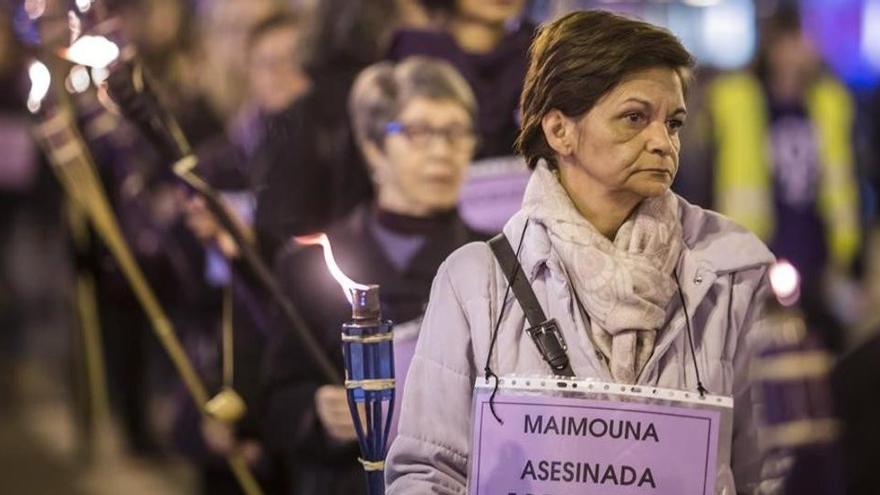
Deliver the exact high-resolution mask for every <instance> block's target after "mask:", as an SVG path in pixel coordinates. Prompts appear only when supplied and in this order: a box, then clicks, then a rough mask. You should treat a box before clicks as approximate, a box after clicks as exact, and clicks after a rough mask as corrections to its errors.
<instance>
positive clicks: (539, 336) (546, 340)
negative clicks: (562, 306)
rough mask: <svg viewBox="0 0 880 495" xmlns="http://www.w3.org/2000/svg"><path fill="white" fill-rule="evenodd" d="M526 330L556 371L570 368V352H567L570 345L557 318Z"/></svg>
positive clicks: (545, 359)
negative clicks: (566, 341)
mask: <svg viewBox="0 0 880 495" xmlns="http://www.w3.org/2000/svg"><path fill="white" fill-rule="evenodd" d="M526 332H528V334H529V336H530V337H531V338H532V340H533V341H534V342H535V346H537V347H538V351H539V352H540V353H541V357H543V358H544V361H547V364H549V365H550V367H551V368H553V370H554V371H556V372H561V371H563V370H565V369H566V368H568V365H569V363H568V354H566V352H565V351H567V350H568V345H567V344H566V343H565V337H563V335H562V332H561V331H560V330H559V324H558V323H556V319H555V318H551V319H549V320H546V321H545V322H543V323H541V324H540V325H537V326H534V327H531V328H529V329H527V330H526ZM560 374H561V373H560Z"/></svg>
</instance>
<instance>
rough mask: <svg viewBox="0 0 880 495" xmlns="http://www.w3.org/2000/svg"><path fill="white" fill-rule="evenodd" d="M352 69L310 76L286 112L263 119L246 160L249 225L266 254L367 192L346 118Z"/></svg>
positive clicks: (369, 185)
mask: <svg viewBox="0 0 880 495" xmlns="http://www.w3.org/2000/svg"><path fill="white" fill-rule="evenodd" d="M355 75H356V72H354V71H342V70H340V71H339V73H338V74H328V75H326V76H321V77H320V78H317V79H316V80H315V81H313V83H312V89H311V90H310V91H309V92H308V93H307V94H305V95H304V96H303V97H302V98H300V99H299V100H297V101H296V102H295V103H294V104H293V105H292V106H291V107H290V108H289V109H288V110H287V111H285V112H282V113H281V114H278V115H275V116H273V117H272V118H271V119H270V120H269V121H268V122H267V132H266V136H265V140H264V142H263V145H262V146H261V147H260V149H259V150H258V151H257V156H255V157H254V161H255V162H257V164H256V165H255V167H257V168H259V169H260V170H261V171H260V172H259V174H258V175H259V178H258V180H257V184H256V187H255V191H254V192H255V193H256V196H257V211H256V217H255V228H256V231H257V235H258V237H259V240H260V243H261V247H262V248H263V250H264V252H265V254H266V256H267V259H272V257H273V256H274V252H275V249H276V248H277V246H279V245H281V244H282V243H284V242H285V241H286V240H287V239H288V238H289V237H290V236H291V235H294V234H306V233H311V232H314V231H317V230H321V229H324V228H326V227H327V226H328V225H329V224H330V223H331V222H333V221H335V220H338V219H340V218H342V217H344V216H345V215H347V214H348V213H349V212H351V210H352V209H353V208H354V207H355V206H357V205H358V204H360V203H361V202H363V201H365V200H367V199H369V198H370V197H371V196H372V183H371V182H370V178H369V175H368V174H367V168H366V165H365V164H364V162H363V159H362V158H361V155H360V151H358V149H357V146H356V144H355V140H354V137H353V135H352V130H351V128H350V126H349V119H348V110H347V107H346V105H347V102H348V91H349V88H350V87H351V84H352V82H353V81H354V77H355Z"/></svg>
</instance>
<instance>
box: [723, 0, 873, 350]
mask: <svg viewBox="0 0 880 495" xmlns="http://www.w3.org/2000/svg"><path fill="white" fill-rule="evenodd" d="M707 106H708V108H709V111H710V112H711V125H712V127H713V130H714V136H715V146H716V148H715V150H716V165H715V171H714V176H715V202H716V209H717V210H718V211H720V212H721V213H724V214H726V215H729V216H730V217H731V218H733V219H734V220H736V221H737V222H739V223H740V224H742V225H743V226H745V227H747V228H748V229H750V230H751V231H753V232H755V233H756V234H757V235H758V236H759V237H761V238H762V239H764V240H765V241H766V242H767V243H768V245H769V247H770V248H771V250H772V251H773V252H774V254H775V255H776V256H777V257H778V258H780V259H787V260H788V261H790V262H791V263H792V264H794V265H795V267H797V269H798V270H799V271H800V274H801V277H802V280H803V295H804V303H805V304H804V307H805V308H806V310H807V311H808V313H809V318H810V320H811V321H812V322H813V323H814V324H818V325H819V326H821V327H825V328H826V330H827V332H828V335H827V337H828V339H829V344H831V345H832V347H834V348H838V349H839V348H840V344H841V339H842V337H843V336H842V335H841V334H840V333H839V330H840V329H839V326H840V323H839V322H840V321H841V320H843V321H845V322H847V323H851V322H852V321H854V319H855V318H858V315H857V314H853V313H854V311H853V306H852V305H851V304H852V299H853V298H852V297H849V304H850V305H849V306H846V305H837V304H836V302H839V301H840V299H841V298H840V297H837V298H835V296H834V294H837V293H840V292H839V289H840V288H845V287H851V285H850V283H849V282H848V279H849V276H850V270H851V265H852V263H853V260H854V258H855V256H856V254H857V253H858V250H859V244H860V239H861V231H860V224H859V195H858V188H857V185H856V179H855V169H854V167H855V165H854V159H853V149H852V146H853V142H852V138H853V112H854V109H853V101H852V98H851V97H850V95H849V93H848V92H847V90H846V89H845V87H844V86H843V85H842V84H841V83H840V82H838V81H836V80H835V79H833V78H832V76H831V75H830V74H829V73H828V72H827V71H825V70H824V68H823V66H822V62H821V60H820V59H819V57H818V55H817V53H816V52H815V50H814V48H813V47H812V46H811V44H810V42H809V41H808V40H807V39H806V38H805V36H804V33H803V30H802V29H801V23H800V15H799V12H798V11H797V9H795V8H793V7H791V6H783V7H780V9H779V10H778V11H777V12H776V13H775V14H774V15H773V16H772V17H770V18H769V19H768V20H767V21H766V24H765V25H764V26H763V29H762V31H761V39H760V45H759V48H758V54H757V58H756V61H755V63H754V68H753V70H752V71H750V72H742V73H735V74H730V75H726V76H722V77H719V78H718V79H716V80H715V81H713V82H712V83H711V85H710V87H709V88H708V95H707ZM846 294H847V295H848V296H851V295H852V294H851V293H849V292H846Z"/></svg>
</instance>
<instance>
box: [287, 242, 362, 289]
mask: <svg viewBox="0 0 880 495" xmlns="http://www.w3.org/2000/svg"><path fill="white" fill-rule="evenodd" d="M294 239H295V240H296V242H298V243H300V244H304V245H306V246H316V245H317V246H321V248H322V249H323V250H324V262H325V263H326V264H327V269H328V270H330V274H331V275H333V278H335V279H336V283H338V284H339V286H340V287H342V291H343V292H345V298H346V299H348V302H349V304H350V303H351V302H352V301H353V299H352V295H351V291H352V290H354V289H360V290H367V289H369V286H367V285H364V284H359V283H357V282H355V281H354V280H352V279H350V278H348V276H346V275H345V274H344V273H342V270H341V269H340V268H339V265H337V264H336V258H334V257H333V249H332V248H331V247H330V239H328V238H327V234H324V233H320V234H312V235H306V236H298V237H295V238H294Z"/></svg>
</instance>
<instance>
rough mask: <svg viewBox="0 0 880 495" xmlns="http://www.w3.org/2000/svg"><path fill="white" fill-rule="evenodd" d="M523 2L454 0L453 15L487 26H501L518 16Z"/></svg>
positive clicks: (507, 0) (523, 0) (517, 0)
mask: <svg viewBox="0 0 880 495" xmlns="http://www.w3.org/2000/svg"><path fill="white" fill-rule="evenodd" d="M525 3H526V2H525V0H456V1H455V15H457V16H460V17H464V18H467V19H474V20H477V21H482V22H485V23H488V24H503V23H504V22H506V21H507V20H508V19H511V18H513V17H516V16H518V15H519V14H520V13H521V12H522V10H523V7H524V6H525Z"/></svg>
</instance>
